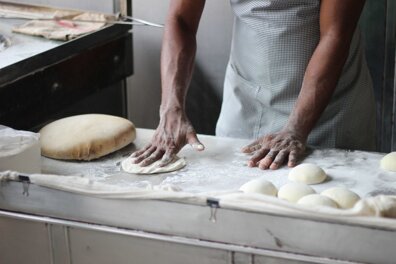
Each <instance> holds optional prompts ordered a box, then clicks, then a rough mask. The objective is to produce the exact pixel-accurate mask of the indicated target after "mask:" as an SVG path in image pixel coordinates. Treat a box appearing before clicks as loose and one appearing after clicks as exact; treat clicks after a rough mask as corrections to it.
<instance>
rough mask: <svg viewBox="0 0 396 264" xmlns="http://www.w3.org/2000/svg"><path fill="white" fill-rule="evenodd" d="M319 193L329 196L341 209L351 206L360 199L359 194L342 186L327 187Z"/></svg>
mask: <svg viewBox="0 0 396 264" xmlns="http://www.w3.org/2000/svg"><path fill="white" fill-rule="evenodd" d="M321 195H324V196H327V197H329V198H330V199H332V200H333V201H335V202H336V203H337V205H338V207H340V208H342V209H349V208H352V207H353V206H354V205H355V204H356V203H357V202H358V201H359V200H360V197H359V195H357V194H356V193H354V192H352V191H351V190H348V189H347V188H344V187H333V188H330V189H327V190H325V191H323V192H322V193H321Z"/></svg>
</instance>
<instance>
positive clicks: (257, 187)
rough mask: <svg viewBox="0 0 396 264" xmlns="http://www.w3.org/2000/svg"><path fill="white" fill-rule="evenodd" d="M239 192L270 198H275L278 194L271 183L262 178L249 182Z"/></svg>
mask: <svg viewBox="0 0 396 264" xmlns="http://www.w3.org/2000/svg"><path fill="white" fill-rule="evenodd" d="M239 190H241V191H242V192H244V193H259V194H265V195H271V196H276V194H277V193H278V190H277V189H276V187H275V186H274V185H273V184H272V183H271V182H269V181H267V180H265V179H263V178H258V179H255V180H251V181H249V182H247V183H245V184H244V185H242V186H241V187H240V188H239Z"/></svg>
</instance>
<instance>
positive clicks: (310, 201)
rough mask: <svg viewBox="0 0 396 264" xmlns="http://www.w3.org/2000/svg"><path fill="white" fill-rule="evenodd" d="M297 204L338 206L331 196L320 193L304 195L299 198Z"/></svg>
mask: <svg viewBox="0 0 396 264" xmlns="http://www.w3.org/2000/svg"><path fill="white" fill-rule="evenodd" d="M297 204H301V205H304V206H308V207H320V206H327V207H332V208H338V206H337V203H336V202H335V201H333V200H332V199H330V198H329V197H326V196H323V195H320V194H310V195H307V196H304V197H303V198H301V199H300V200H298V202H297Z"/></svg>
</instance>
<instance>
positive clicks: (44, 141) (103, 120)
mask: <svg viewBox="0 0 396 264" xmlns="http://www.w3.org/2000/svg"><path fill="white" fill-rule="evenodd" d="M40 134H41V137H40V140H41V154H42V155H43V156H46V157H49V158H53V159H64V160H92V159H96V158H100V157H102V156H105V155H107V154H109V153H112V152H114V151H117V150H119V149H121V148H123V147H125V146H127V145H128V144H130V143H132V142H133V140H134V139H135V138H136V130H135V126H134V125H133V123H132V122H131V121H129V120H127V119H125V118H121V117H117V116H111V115H101V114H87V115H78V116H71V117H66V118H63V119H59V120H57V121H55V122H52V123H50V124H48V125H46V126H45V127H43V128H42V129H41V130H40Z"/></svg>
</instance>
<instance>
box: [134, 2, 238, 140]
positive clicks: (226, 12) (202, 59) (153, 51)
mask: <svg viewBox="0 0 396 264" xmlns="http://www.w3.org/2000/svg"><path fill="white" fill-rule="evenodd" d="M168 4H169V0H161V1H158V0H133V5H132V6H133V15H134V16H136V17H139V18H143V19H147V20H151V21H154V22H158V23H164V21H165V17H166V12H167V9H168ZM231 31H232V14H231V11H230V6H229V1H228V0H215V1H213V0H212V1H206V7H205V11H204V14H203V17H202V21H201V24H200V28H199V32H198V53H197V59H196V62H197V63H196V72H195V74H194V77H193V81H192V85H191V88H190V94H189V99H188V103H189V105H190V108H189V115H190V119H192V122H193V123H194V125H195V126H196V127H198V130H200V131H202V132H208V133H209V132H212V131H213V129H214V123H215V122H216V119H217V114H218V110H219V107H220V105H219V104H220V101H221V97H222V84H223V79H224V72H225V67H226V64H227V61H228V56H229V49H230V44H231V43H230V39H231ZM133 32H134V70H135V73H134V75H133V77H131V78H130V79H129V80H128V93H129V94H128V102H129V117H130V119H131V120H132V121H133V122H134V123H135V124H136V125H137V126H138V127H146V128H155V127H156V126H157V124H158V120H159V118H158V111H159V105H160V91H161V87H160V66H159V63H160V47H161V39H162V30H161V29H157V28H147V27H135V28H134V30H133Z"/></svg>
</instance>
